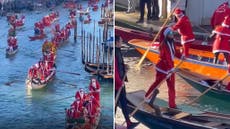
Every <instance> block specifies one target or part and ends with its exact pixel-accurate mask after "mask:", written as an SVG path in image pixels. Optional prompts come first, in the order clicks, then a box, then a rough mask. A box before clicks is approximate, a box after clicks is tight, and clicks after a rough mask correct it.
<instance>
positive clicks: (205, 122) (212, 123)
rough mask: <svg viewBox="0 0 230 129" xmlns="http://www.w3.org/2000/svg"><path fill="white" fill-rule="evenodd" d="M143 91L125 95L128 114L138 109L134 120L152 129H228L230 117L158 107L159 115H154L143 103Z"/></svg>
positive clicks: (149, 107)
mask: <svg viewBox="0 0 230 129" xmlns="http://www.w3.org/2000/svg"><path fill="white" fill-rule="evenodd" d="M144 94H145V91H143V90H141V91H135V92H131V93H128V94H127V99H128V105H127V108H128V112H129V113H131V112H132V111H134V109H135V108H136V107H140V108H139V110H138V111H137V112H136V113H135V114H134V118H135V119H137V120H138V121H140V122H142V123H143V124H144V125H146V126H147V127H149V128H152V129H229V128H230V115H224V114H219V113H213V112H197V113H188V112H184V111H181V110H178V109H171V108H167V107H159V110H160V112H161V115H156V112H155V110H154V109H153V108H152V107H151V106H149V104H147V103H144V104H143V105H141V106H139V103H141V102H142V101H143V100H144Z"/></svg>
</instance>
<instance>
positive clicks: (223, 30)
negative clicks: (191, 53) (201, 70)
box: [213, 17, 230, 54]
mask: <svg viewBox="0 0 230 129" xmlns="http://www.w3.org/2000/svg"><path fill="white" fill-rule="evenodd" d="M213 33H214V34H216V37H215V40H214V42H213V53H217V52H223V53H229V54H230V45H229V40H230V17H226V18H225V20H224V22H223V23H222V25H221V26H217V27H216V28H215V30H214V31H213Z"/></svg>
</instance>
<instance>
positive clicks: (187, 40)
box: [172, 8, 195, 57]
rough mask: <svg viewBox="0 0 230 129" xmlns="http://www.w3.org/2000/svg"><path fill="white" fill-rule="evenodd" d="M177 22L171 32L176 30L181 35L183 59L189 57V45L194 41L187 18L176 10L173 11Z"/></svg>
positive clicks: (180, 11)
mask: <svg viewBox="0 0 230 129" xmlns="http://www.w3.org/2000/svg"><path fill="white" fill-rule="evenodd" d="M174 15H176V17H177V19H178V21H177V23H176V24H175V25H173V26H172V30H178V33H179V34H180V35H181V44H182V45H183V54H184V56H185V57H188V56H189V47H190V44H191V43H192V42H193V41H195V36H194V34H193V31H192V25H191V23H190V21H189V18H188V17H187V16H185V15H184V14H183V13H182V10H180V9H179V8H177V9H176V10H175V11H174Z"/></svg>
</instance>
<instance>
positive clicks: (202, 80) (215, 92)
mask: <svg viewBox="0 0 230 129" xmlns="http://www.w3.org/2000/svg"><path fill="white" fill-rule="evenodd" d="M178 75H179V76H180V77H182V78H183V79H184V80H185V81H186V82H187V83H189V84H190V85H191V86H192V87H194V88H195V89H196V90H198V91H200V92H201V93H203V92H204V91H205V90H207V89H209V88H210V86H212V85H214V84H215V83H217V81H218V80H215V79H212V78H208V77H205V76H203V75H199V74H195V73H193V72H192V71H188V70H185V69H180V70H179V72H178ZM223 76H224V75H223ZM225 87H226V85H225V84H223V83H220V84H219V85H217V86H216V87H214V88H212V89H211V90H210V91H209V92H207V93H206V95H208V96H210V97H214V98H218V99H220V100H223V101H227V102H230V101H229V98H230V91H229V90H227V89H226V88H225Z"/></svg>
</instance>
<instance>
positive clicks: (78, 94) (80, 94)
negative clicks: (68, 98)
mask: <svg viewBox="0 0 230 129" xmlns="http://www.w3.org/2000/svg"><path fill="white" fill-rule="evenodd" d="M85 98H86V94H85V92H84V90H83V89H82V88H80V90H79V91H77V92H76V94H75V99H78V100H80V101H84V100H85Z"/></svg>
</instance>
